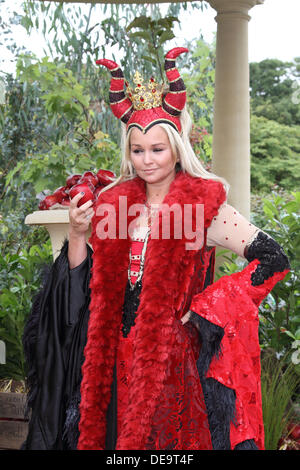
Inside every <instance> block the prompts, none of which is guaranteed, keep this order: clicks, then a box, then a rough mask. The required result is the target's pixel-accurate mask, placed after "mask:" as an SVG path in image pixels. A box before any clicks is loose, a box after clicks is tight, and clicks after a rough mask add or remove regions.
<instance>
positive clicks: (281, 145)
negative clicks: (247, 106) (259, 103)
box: [251, 115, 300, 193]
mask: <svg viewBox="0 0 300 470" xmlns="http://www.w3.org/2000/svg"><path fill="white" fill-rule="evenodd" d="M299 152H300V126H299V125H298V126H287V125H283V124H280V123H278V122H276V121H271V120H269V119H266V118H265V117H262V116H260V117H259V116H256V115H253V116H252V117H251V188H252V191H254V192H257V193H259V192H269V191H270V190H271V189H272V187H273V186H274V184H277V185H279V186H281V187H282V188H285V189H287V190H290V191H293V190H295V189H296V188H299V187H300V166H299Z"/></svg>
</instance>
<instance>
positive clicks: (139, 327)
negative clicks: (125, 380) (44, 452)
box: [78, 171, 287, 450]
mask: <svg viewBox="0 0 300 470" xmlns="http://www.w3.org/2000/svg"><path fill="white" fill-rule="evenodd" d="M119 196H126V197H127V207H128V208H129V207H130V206H131V205H132V204H135V203H141V204H142V203H144V202H145V200H146V188H145V182H144V181H143V180H142V179H140V178H139V177H136V178H135V179H133V180H131V181H128V182H125V183H122V184H120V185H117V186H115V187H114V188H112V189H111V190H108V191H106V192H104V193H103V194H101V195H100V197H99V199H98V201H97V208H99V207H100V205H102V204H105V203H107V204H110V205H111V206H113V207H114V208H115V215H116V218H115V219H116V222H117V223H116V235H117V236H116V238H115V239H111V238H108V239H99V237H98V236H97V230H98V229H97V227H98V228H99V225H98V224H99V222H101V220H103V218H104V217H106V216H107V213H104V214H103V213H102V215H101V214H100V213H99V210H98V211H97V208H96V214H95V216H94V218H93V223H92V235H91V239H90V242H91V243H92V246H93V250H94V254H93V267H92V277H91V283H90V288H91V303H90V320H89V327H88V337H87V345H86V347H85V352H84V354H85V362H84V365H83V369H82V373H83V379H82V383H81V404H80V415H81V419H80V424H79V431H80V437H79V443H78V449H104V448H105V435H106V424H107V423H106V413H107V408H108V404H109V402H110V398H111V385H112V381H113V368H114V364H115V361H116V357H117V350H118V342H119V338H120V328H121V321H122V305H123V302H124V294H125V287H126V284H127V276H128V261H129V249H130V238H129V237H128V236H127V237H124V236H123V235H121V236H119V212H120V207H119ZM225 199H226V193H225V190H224V188H223V185H222V184H221V183H219V182H216V181H213V180H205V179H203V178H194V177H191V176H189V175H188V174H186V173H183V172H182V171H180V172H178V173H177V174H176V177H175V179H174V181H173V182H172V183H171V186H170V189H169V193H168V194H167V196H166V197H165V199H164V201H163V202H164V203H165V204H168V205H169V206H172V204H174V203H176V204H179V205H180V206H181V207H182V211H183V207H184V204H192V205H193V208H194V209H195V206H196V204H204V245H203V247H202V248H201V249H198V250H187V249H186V242H187V241H190V240H187V239H186V238H185V237H184V233H183V237H182V238H181V239H178V238H175V237H174V236H173V237H172V232H171V237H170V238H169V239H162V238H161V237H160V238H156V239H155V238H151V236H150V239H149V241H148V246H147V251H146V259H145V266H144V274H143V279H142V286H143V287H142V292H141V295H140V304H139V308H138V311H137V318H136V322H135V323H136V324H135V327H134V328H135V341H134V346H133V359H132V361H133V362H132V370H131V386H130V389H129V396H128V407H127V409H126V410H125V413H124V416H123V426H122V429H119V430H118V431H119V432H118V440H117V445H116V449H122V450H132V449H140V450H144V449H176V450H179V449H191V450H192V449H211V448H212V447H213V445H212V436H213V434H212V427H214V430H213V433H215V432H216V430H217V429H218V427H219V428H220V427H226V425H228V426H229V427H230V429H229V430H228V433H229V435H230V445H229V448H232V449H233V448H234V447H235V446H236V445H237V444H239V443H240V442H243V441H245V440H247V439H254V441H255V443H256V445H257V446H258V447H259V448H260V449H262V448H263V437H264V434H263V422H262V411H261V393H260V350H259V343H258V306H259V304H260V302H261V301H262V300H263V298H264V297H265V296H266V295H267V293H268V292H269V291H270V290H271V289H272V288H273V286H274V285H275V284H276V283H277V282H278V281H279V280H280V279H282V278H283V277H284V276H285V274H286V273H287V271H284V272H280V273H275V274H274V276H272V277H271V278H270V279H268V280H267V281H265V282H264V284H262V285H261V286H257V287H254V286H252V285H251V281H250V276H251V273H252V272H253V271H254V270H255V268H256V266H257V264H258V263H259V261H258V260H254V261H253V262H251V263H250V264H249V265H248V266H247V267H246V268H245V269H244V270H243V271H242V272H240V273H235V274H233V275H231V276H224V277H222V278H221V279H220V280H219V281H217V282H216V283H214V284H211V285H210V286H208V287H206V288H205V289H204V285H205V277H206V275H207V274H208V273H209V271H210V274H211V273H213V269H214V255H215V249H214V248H213V249H211V248H210V249H208V247H206V246H205V240H206V230H207V228H208V227H209V225H210V223H211V221H212V219H213V217H214V216H215V215H217V213H218V209H219V207H220V205H221V204H222V203H223V202H224V201H225ZM102 207H103V206H102ZM121 210H124V206H123V209H121ZM97 212H98V215H97ZM195 214H196V211H195V210H194V211H193V217H195ZM134 217H136V216H131V215H130V216H128V219H127V221H128V226H129V224H130V222H131V221H132V220H133V219H134ZM193 220H194V219H193ZM194 222H195V220H194ZM159 223H160V224H161V223H162V218H161V215H160V219H159ZM194 227H195V224H194ZM210 282H212V279H211V280H210V281H209V282H208V284H209V283H210ZM206 284H207V280H206ZM203 289H204V290H203ZM189 309H191V310H193V311H194V312H196V314H197V315H198V316H199V319H201V321H202V324H203V328H206V329H207V326H208V330H210V331H215V332H216V335H215V338H217V339H216V344H217V343H218V342H219V346H220V348H219V349H218V348H216V349H215V352H214V354H212V355H211V357H210V358H209V360H208V356H206V358H204V362H203V361H202V362H201V361H200V362H199V351H200V352H201V351H207V347H208V344H211V343H209V342H208V343H207V344H205V341H206V339H205V338H204V337H203V338H202V341H203V344H202V346H201V345H200V343H199V340H198V338H197V335H195V334H194V332H195V330H194V329H191V328H189V325H186V326H183V325H182V323H181V321H180V319H181V317H182V316H183V315H184V314H185V313H186V312H187V311H188V310H189ZM208 330H207V331H208ZM210 341H211V340H210ZM217 349H218V351H217ZM203 354H204V352H203ZM207 360H208V362H207ZM201 364H202V366H203V367H204V371H205V374H203V371H202V372H201V370H200V371H199V365H200V367H201ZM207 369H208V370H207ZM206 370H207V372H206ZM210 378H211V379H213V381H214V387H215V385H217V386H218V387H221V388H222V390H223V392H224V391H225V392H226V393H227V392H229V394H230V393H231V395H232V396H233V397H234V410H233V413H232V415H231V417H230V422H229V423H227V424H226V423H225V424H224V423H222V419H221V418H220V413H219V414H214V413H215V411H214V410H213V409H212V411H210V410H209V407H208V402H209V396H208V395H209V391H208V390H209V389H208V388H207V386H206V385H205V381H207V380H208V379H210ZM207 384H208V382H207ZM204 387H205V390H204ZM214 390H215V391H214V393H217V394H218V393H220V392H218V391H216V387H215V388H214ZM223 392H222V391H221V394H222V393H223ZM226 393H225V394H226ZM204 395H206V398H207V400H206V401H205V400H204ZM227 395H228V393H227ZM207 396H208V397H207ZM223 398H224V397H223ZM217 402H218V403H219V404H220V403H222V400H221V397H220V400H219V397H218V396H217ZM212 408H214V407H212ZM225 408H227V406H226V403H225V402H224V410H223V411H222V410H221V412H224V413H225V414H226V409H225Z"/></svg>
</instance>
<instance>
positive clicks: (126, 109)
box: [96, 59, 133, 124]
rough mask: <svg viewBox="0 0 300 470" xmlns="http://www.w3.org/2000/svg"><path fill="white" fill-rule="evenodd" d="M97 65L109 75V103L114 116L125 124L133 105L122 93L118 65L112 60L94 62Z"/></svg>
mask: <svg viewBox="0 0 300 470" xmlns="http://www.w3.org/2000/svg"><path fill="white" fill-rule="evenodd" d="M96 64H97V65H104V66H105V67H106V68H108V70H109V71H110V73H111V82H110V88H109V102H110V107H111V110H112V112H113V113H114V115H115V116H116V117H117V118H118V119H121V121H123V122H124V123H125V124H126V123H127V122H128V120H129V119H130V116H131V114H132V113H133V105H132V102H131V101H130V99H129V98H127V97H126V95H125V92H124V75H123V72H122V70H121V68H120V66H119V65H118V64H116V63H115V62H114V61H112V60H108V59H100V60H96Z"/></svg>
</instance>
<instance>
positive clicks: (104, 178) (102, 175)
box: [97, 170, 116, 186]
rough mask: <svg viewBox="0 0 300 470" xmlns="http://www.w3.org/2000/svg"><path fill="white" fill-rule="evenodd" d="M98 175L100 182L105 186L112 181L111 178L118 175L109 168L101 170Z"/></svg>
mask: <svg viewBox="0 0 300 470" xmlns="http://www.w3.org/2000/svg"><path fill="white" fill-rule="evenodd" d="M97 177H98V180H99V183H102V184H103V185H104V186H107V185H108V184H110V183H112V181H111V179H110V178H115V177H116V175H115V174H114V173H113V172H112V171H109V170H99V171H98V173H97Z"/></svg>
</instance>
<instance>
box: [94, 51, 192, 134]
mask: <svg viewBox="0 0 300 470" xmlns="http://www.w3.org/2000/svg"><path fill="white" fill-rule="evenodd" d="M183 52H188V49H186V48H185V47H175V48H174V49H172V50H171V51H169V52H168V53H167V54H166V56H165V71H166V76H167V79H168V82H169V90H168V91H167V92H164V85H159V84H157V83H156V82H155V80H154V79H153V78H151V79H150V80H149V82H148V83H146V84H145V83H144V80H143V78H142V77H141V75H140V74H139V73H138V72H137V73H136V74H135V76H134V83H135V87H134V88H133V89H132V88H131V87H130V86H129V85H128V83H127V82H126V87H127V90H126V92H125V90H124V75H123V72H122V70H121V68H120V67H119V65H117V64H116V63H115V62H113V61H112V60H108V59H100V60H97V61H96V64H98V65H104V66H105V67H107V68H108V69H109V71H110V73H111V83H110V90H109V101H110V106H111V109H112V112H113V113H114V115H115V116H116V117H117V118H118V119H121V121H122V122H124V123H125V124H126V127H127V131H128V130H129V129H130V128H131V127H138V128H139V129H140V130H141V131H142V132H143V133H146V132H147V130H148V129H149V128H150V127H151V126H153V125H154V124H158V123H163V122H165V123H167V124H170V125H171V126H173V127H174V128H175V129H176V130H177V131H178V132H179V133H180V132H181V124H180V113H181V111H182V109H183V108H184V105H185V102H186V91H185V86H184V83H183V80H182V78H181V77H180V74H179V72H178V70H177V68H176V66H175V59H176V58H177V57H178V56H179V55H180V54H182V53H183Z"/></svg>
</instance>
